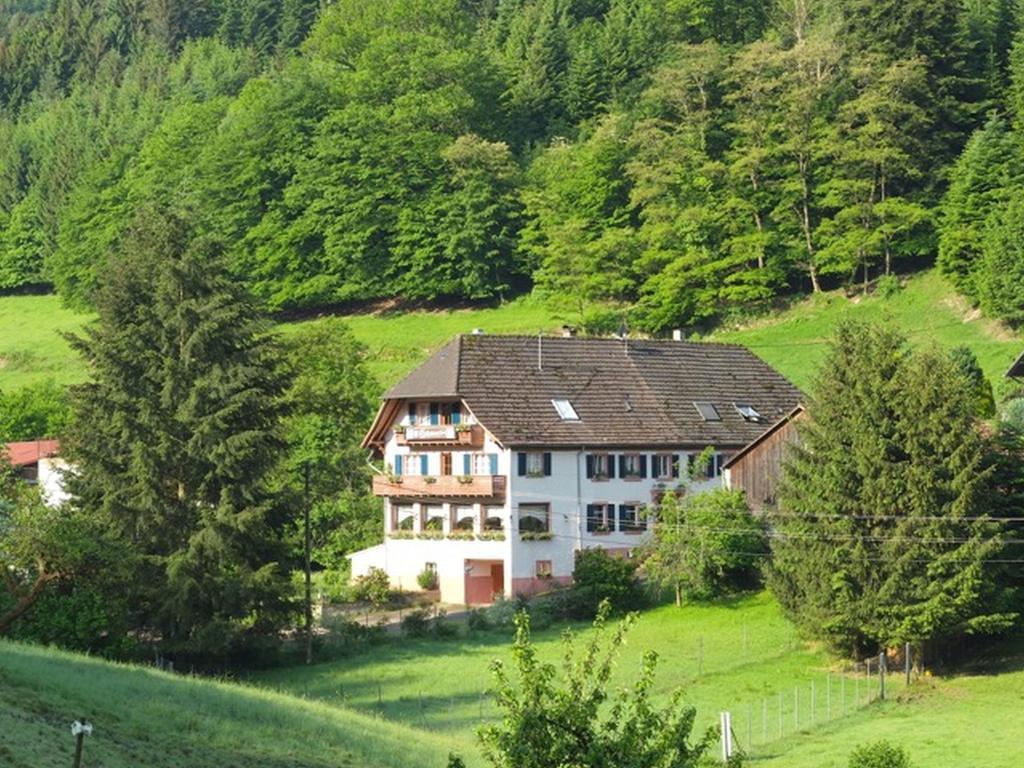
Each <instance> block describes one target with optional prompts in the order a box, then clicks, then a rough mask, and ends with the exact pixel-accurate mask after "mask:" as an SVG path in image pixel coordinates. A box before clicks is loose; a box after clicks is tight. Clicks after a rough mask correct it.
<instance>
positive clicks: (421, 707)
mask: <svg viewBox="0 0 1024 768" xmlns="http://www.w3.org/2000/svg"><path fill="white" fill-rule="evenodd" d="M589 631H590V630H589V629H581V630H580V632H581V633H583V634H585V633H587V632H589ZM558 636H559V630H558V629H549V630H545V631H543V632H538V633H536V637H537V640H538V644H539V646H540V649H541V654H542V656H543V657H544V658H545V659H547V660H550V661H557V660H558V658H559V657H560V650H561V642H560V640H559V637H558ZM508 647H509V637H508V635H507V634H506V633H501V632H486V633H478V634H475V635H470V636H468V637H467V636H465V635H464V636H461V637H460V638H457V639H454V640H447V641H437V640H411V639H407V638H394V639H392V640H390V641H388V642H386V643H384V644H382V645H379V646H376V647H374V648H372V649H371V650H370V651H368V652H366V653H363V654H360V655H356V656H353V657H350V658H347V659H344V660H340V661H334V662H327V663H323V664H316V665H314V666H313V667H296V668H291V669H281V670H274V671H268V672H264V673H261V674H256V675H253V676H252V678H251V679H250V680H248V681H247V683H248V684H240V683H228V682H217V681H211V680H202V679H198V678H193V677H190V676H187V675H172V674H167V673H162V672H157V671H155V670H152V669H148V668H143V667H134V666H129V665H121V664H111V663H109V662H104V661H101V660H99V659H92V658H87V657H83V656H77V655H74V654H69V653H63V652H60V651H55V650H53V649H47V648H38V647H30V646H24V645H19V644H16V643H8V642H3V641H0V734H2V735H3V738H0V765H3V766H5V768H8V767H10V768H51V766H52V767H53V768H63V766H66V765H68V764H70V754H71V749H72V739H71V736H70V734H69V732H68V725H69V723H70V721H71V720H73V719H77V718H87V719H89V720H90V721H91V722H92V723H93V724H94V726H95V727H96V733H95V735H94V736H92V737H91V738H90V739H89V741H88V742H87V751H86V758H87V759H86V761H85V764H86V765H95V766H104V768H134V767H135V766H141V765H145V766H147V768H172V767H173V768H177V766H184V765H187V766H189V767H190V768H243V767H244V768H328V767H330V768H344V767H345V766H351V767H352V768H355V766H360V767H362V766H366V767H367V768H443V766H444V765H445V764H446V759H447V755H448V752H449V750H455V751H457V752H460V753H461V754H462V755H463V756H464V757H465V758H466V761H467V763H468V765H469V766H471V768H479V767H480V766H481V765H482V764H481V760H480V756H479V754H478V752H477V747H476V741H475V736H474V733H475V730H476V728H477V726H478V725H479V724H480V723H481V722H486V721H487V720H489V719H491V718H493V717H494V716H495V710H494V707H493V704H492V703H491V702H490V700H489V699H488V698H487V696H486V694H485V693H484V692H485V691H486V689H487V687H488V685H489V683H490V674H489V671H488V669H487V667H488V664H489V662H490V661H491V660H492V659H495V658H503V659H506V658H508ZM646 650H656V651H658V653H659V654H660V659H661V660H660V664H659V670H658V675H657V685H656V695H657V697H658V698H660V699H661V700H664V699H665V697H666V696H667V694H668V693H669V691H671V690H672V689H674V688H676V687H677V686H682V687H683V688H684V690H685V691H686V698H687V701H689V702H690V703H692V704H694V705H695V706H696V707H697V708H698V726H699V727H700V728H704V727H706V726H707V725H710V724H712V723H714V722H716V721H717V717H718V712H719V711H721V710H723V709H728V710H729V711H730V712H732V714H733V730H734V732H735V734H736V738H737V740H738V742H739V744H740V745H741V746H743V747H744V748H745V749H747V751H748V753H749V754H750V755H751V760H750V763H751V764H752V765H763V766H765V767H766V768H843V766H845V764H846V757H847V755H848V754H849V752H850V750H851V749H853V747H855V746H857V745H859V744H862V743H865V742H867V741H871V740H876V739H879V738H888V739H890V740H893V741H896V742H899V743H901V744H904V745H905V746H906V747H907V748H908V749H909V750H910V752H911V755H912V757H913V759H914V765H915V767H916V768H948V767H949V766H975V765H977V766H985V768H1015V767H1016V766H1019V765H1022V764H1024V741H1022V740H1021V739H1020V738H1018V734H1017V730H1018V727H1017V726H1018V724H1017V721H1018V719H1019V712H1020V710H1021V706H1022V705H1024V671H1022V670H1024V648H1021V647H1017V648H1008V649H1007V650H1006V651H1005V653H1001V654H986V658H989V659H994V660H993V661H992V662H991V663H990V664H989V666H988V667H987V668H985V669H981V670H979V671H976V672H974V673H971V674H964V675H962V676H958V677H951V678H944V679H938V678H926V679H924V680H921V681H918V682H916V683H914V685H913V686H912V687H911V688H910V689H904V688H903V685H902V681H901V680H900V679H899V676H898V675H895V676H893V677H890V679H889V686H888V691H889V694H890V695H889V700H888V701H886V702H885V703H879V702H877V701H876V702H874V703H870V704H869V703H868V701H867V697H868V694H869V692H870V693H871V694H872V695H873V694H874V693H875V692H876V691H877V680H876V679H873V680H872V681H871V683H870V685H869V684H868V683H867V682H865V680H864V678H863V675H862V674H861V675H857V676H854V675H852V674H851V673H846V674H843V673H842V670H841V669H840V666H839V665H837V664H836V663H835V662H834V661H833V660H830V659H829V658H828V656H827V655H826V654H824V653H823V652H821V651H820V650H818V649H815V648H813V647H808V646H806V645H804V644H803V643H800V642H799V641H798V639H797V637H796V635H795V633H794V632H793V629H792V628H791V627H790V626H789V624H788V623H787V622H786V621H785V620H784V619H783V618H782V616H781V615H780V614H779V610H778V608H777V606H776V605H775V603H774V602H773V601H772V600H771V599H770V598H769V597H768V596H766V595H764V594H761V595H754V596H750V597H746V598H743V599H740V600H736V601H733V602H730V603H725V604H719V605H714V606H692V607H688V608H685V609H683V610H679V609H676V608H674V607H672V606H664V607H660V608H657V609H654V610H651V611H647V612H645V613H644V614H642V616H641V617H640V620H639V622H638V624H637V626H636V628H635V629H634V630H633V632H632V634H631V635H630V636H629V639H628V643H627V645H626V648H625V650H624V652H623V655H622V657H621V658H620V661H619V664H618V667H617V669H616V679H615V683H616V685H621V684H625V683H627V682H628V681H630V680H631V679H633V677H634V676H635V674H636V673H637V672H638V668H639V662H640V657H641V654H642V653H643V652H644V651H646ZM858 681H859V682H858ZM812 684H814V686H815V688H814V691H815V694H814V704H815V706H814V710H813V712H814V714H813V720H812V714H811V712H812V710H811V701H812V698H811V696H812V694H811V685H812ZM795 696H798V697H799V712H797V711H796V707H795V705H794V697H795ZM780 698H781V701H782V712H781V715H782V721H781V729H782V736H781V738H780V735H779V729H780V720H779V702H780ZM762 713H763V714H764V715H766V718H765V719H764V720H762Z"/></svg>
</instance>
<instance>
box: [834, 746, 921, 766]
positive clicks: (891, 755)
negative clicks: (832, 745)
mask: <svg viewBox="0 0 1024 768" xmlns="http://www.w3.org/2000/svg"><path fill="white" fill-rule="evenodd" d="M848 765H849V768H910V757H909V756H908V755H907V753H906V751H904V749H903V748H902V747H897V746H895V745H894V744H890V743H889V742H888V741H876V742H874V743H873V744H864V745H861V746H859V747H857V748H856V749H855V750H853V752H852V753H850V762H849V764H848Z"/></svg>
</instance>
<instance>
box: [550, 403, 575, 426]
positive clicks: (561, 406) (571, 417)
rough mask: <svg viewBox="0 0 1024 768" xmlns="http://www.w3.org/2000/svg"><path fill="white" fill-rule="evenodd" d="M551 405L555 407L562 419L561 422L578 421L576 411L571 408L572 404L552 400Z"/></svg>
mask: <svg viewBox="0 0 1024 768" xmlns="http://www.w3.org/2000/svg"><path fill="white" fill-rule="evenodd" d="M551 404H552V405H553V406H555V410H556V411H558V415H559V416H561V417H562V421H579V420H580V417H579V414H578V413H576V409H575V408H573V407H572V403H570V402H569V401H568V400H552V401H551Z"/></svg>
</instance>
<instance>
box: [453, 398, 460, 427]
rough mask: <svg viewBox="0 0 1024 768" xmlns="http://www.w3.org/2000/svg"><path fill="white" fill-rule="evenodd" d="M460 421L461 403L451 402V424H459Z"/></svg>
mask: <svg viewBox="0 0 1024 768" xmlns="http://www.w3.org/2000/svg"><path fill="white" fill-rule="evenodd" d="M461 423H462V404H461V403H453V404H452V424H461Z"/></svg>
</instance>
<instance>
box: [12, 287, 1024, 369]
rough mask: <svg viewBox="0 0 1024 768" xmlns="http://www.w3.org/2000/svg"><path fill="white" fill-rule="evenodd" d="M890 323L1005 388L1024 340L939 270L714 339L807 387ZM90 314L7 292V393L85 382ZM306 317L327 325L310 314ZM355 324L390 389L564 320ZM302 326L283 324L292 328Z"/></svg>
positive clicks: (429, 319)
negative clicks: (848, 344)
mask: <svg viewBox="0 0 1024 768" xmlns="http://www.w3.org/2000/svg"><path fill="white" fill-rule="evenodd" d="M849 317H852V318H858V319H862V320H870V321H887V322H890V323H892V324H893V325H895V326H897V327H899V328H902V329H903V330H904V331H906V332H907V333H908V334H909V335H910V337H911V339H912V340H913V341H914V342H915V343H917V344H932V343H934V344H938V345H940V346H942V347H945V348H950V347H953V346H956V345H958V344H966V345H967V346H969V347H970V348H971V349H973V350H974V352H975V354H977V356H978V359H979V360H980V361H981V365H982V367H983V368H984V370H985V373H986V374H987V375H988V376H989V378H990V379H991V380H992V381H993V382H994V383H996V384H997V385H998V382H1000V381H1001V379H1002V375H1003V373H1004V372H1005V371H1006V369H1007V368H1008V367H1009V365H1010V363H1011V362H1012V360H1013V359H1014V357H1015V356H1016V355H1017V354H1019V353H1020V351H1021V350H1022V349H1024V341H1021V339H1020V337H1019V336H1018V335H1016V334H1013V333H1010V332H1009V331H1007V330H1006V329H1005V328H1004V327H1003V326H1001V325H1000V324H998V323H994V322H991V321H989V320H986V319H985V318H983V317H981V316H980V314H979V313H978V312H976V311H973V310H971V309H970V307H969V306H967V305H966V304H965V303H964V301H963V300H962V299H961V298H960V297H959V296H958V295H957V294H956V293H955V292H954V291H953V289H952V287H951V286H950V285H949V283H948V282H947V281H946V280H945V279H944V278H942V277H941V276H940V275H939V274H938V273H937V272H935V271H929V272H924V273H921V274H919V275H917V276H914V277H912V278H910V279H909V280H907V282H906V287H905V288H904V289H903V291H901V292H900V293H899V294H898V295H896V296H893V297H890V298H888V299H883V298H879V297H874V296H871V297H866V298H865V297H859V296H858V297H855V298H852V299H849V298H846V297H845V296H844V295H843V294H842V293H841V292H838V291H834V292H831V293H827V294H824V295H822V296H817V297H811V298H808V299H805V300H803V301H800V302H798V303H797V304H795V305H793V306H792V307H790V308H789V309H787V310H785V311H783V312H779V313H776V314H773V315H771V316H768V317H765V318H764V319H762V320H759V321H757V322H754V323H751V324H749V325H746V326H743V327H737V328H728V329H722V330H720V331H718V332H716V333H714V334H713V335H712V336H711V337H710V338H711V339H713V340H718V341H731V342H737V343H740V344H746V345H747V346H749V347H750V348H751V349H753V350H754V351H755V352H756V353H757V354H759V355H760V356H761V357H763V358H764V359H765V360H767V361H768V362H769V363H771V364H772V365H774V366H776V367H777V368H778V369H779V370H780V371H782V372H783V373H784V374H786V375H787V376H789V377H790V378H791V379H792V380H793V381H794V382H795V383H796V384H797V385H799V386H801V387H805V388H806V387H808V386H809V385H810V382H811V380H812V378H813V375H814V371H815V369H816V368H817V366H818V364H819V363H820V361H821V360H822V358H823V357H824V354H825V342H826V340H827V338H828V336H829V334H830V332H831V330H832V328H834V327H835V324H836V323H837V322H839V321H840V320H842V319H844V318H849ZM87 319H88V317H87V316H85V315H80V314H76V313H74V312H70V311H68V310H66V309H63V308H61V306H60V300H59V299H58V298H57V297H55V296H7V297H2V298H0V389H10V388H16V387H18V386H22V385H24V384H28V383H31V382H34V381H39V380H42V379H46V378H53V379H56V380H57V381H59V382H61V383H72V382H75V381H79V380H81V378H82V376H83V372H82V368H81V365H80V363H79V362H78V359H77V358H76V357H75V355H74V353H72V351H71V349H70V348H69V347H68V345H67V343H66V342H65V341H64V340H63V338H62V337H61V335H60V334H61V333H62V332H69V331H70V332H74V331H77V330H79V329H81V327H82V325H83V324H84V323H85V322H86V320H87ZM306 322H317V321H316V320H310V321H306ZM348 322H349V323H350V324H351V326H352V330H353V331H354V333H355V334H356V336H357V337H358V338H359V339H360V340H362V341H363V342H364V343H365V344H366V345H367V347H368V348H369V350H370V360H369V365H370V370H371V372H372V373H373V374H374V376H376V377H377V380H378V381H379V382H380V383H381V386H383V387H387V386H390V385H391V384H393V383H394V382H395V381H397V380H398V379H399V378H401V377H402V376H403V375H405V374H406V373H408V372H409V371H410V370H412V369H413V368H414V367H415V366H416V365H417V364H418V363H419V362H420V361H422V360H423V359H424V358H425V357H426V356H427V355H429V354H430V353H431V352H432V351H433V350H435V349H437V347H439V346H440V345H441V344H443V343H444V342H445V341H447V340H448V339H450V338H451V337H452V336H454V335H455V334H457V333H468V332H470V331H471V330H472V329H473V328H483V329H484V330H486V331H487V332H488V333H537V332H539V331H545V332H554V331H555V330H557V328H558V327H559V326H560V325H561V322H560V320H559V319H558V318H557V317H555V316H554V315H553V314H552V313H551V312H550V311H549V310H548V309H547V308H546V307H544V306H543V305H542V304H541V303H540V302H538V301H536V300H533V299H530V298H525V299H520V300H518V301H515V302H511V303H508V304H505V305H503V306H501V307H497V308H493V309H455V310H447V311H417V312H408V313H382V314H362V315H352V316H350V317H349V318H348ZM295 327H297V324H286V325H284V326H283V330H284V332H285V333H287V332H289V330H291V329H293V328H295Z"/></svg>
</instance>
